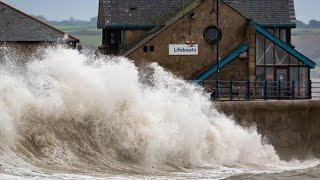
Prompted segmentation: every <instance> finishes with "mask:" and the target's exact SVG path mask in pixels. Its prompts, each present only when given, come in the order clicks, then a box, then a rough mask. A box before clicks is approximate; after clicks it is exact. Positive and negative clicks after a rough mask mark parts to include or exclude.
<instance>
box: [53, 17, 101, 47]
mask: <svg viewBox="0 0 320 180" xmlns="http://www.w3.org/2000/svg"><path fill="white" fill-rule="evenodd" d="M52 25H53V26H55V27H56V28H58V29H60V30H62V31H64V32H66V33H68V34H71V35H73V36H76V37H77V38H79V39H80V41H81V44H82V45H84V46H86V47H88V48H92V49H97V48H98V46H100V45H101V40H102V38H101V30H99V29H97V28H96V27H95V26H94V24H90V23H88V24H62V23H59V24H52Z"/></svg>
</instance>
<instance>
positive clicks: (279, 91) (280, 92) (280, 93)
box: [278, 80, 281, 99]
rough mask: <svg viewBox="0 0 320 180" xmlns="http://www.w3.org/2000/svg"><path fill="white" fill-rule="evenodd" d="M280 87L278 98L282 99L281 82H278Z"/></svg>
mask: <svg viewBox="0 0 320 180" xmlns="http://www.w3.org/2000/svg"><path fill="white" fill-rule="evenodd" d="M278 87H279V88H278V93H279V94H278V97H279V99H281V81H280V80H279V81H278Z"/></svg>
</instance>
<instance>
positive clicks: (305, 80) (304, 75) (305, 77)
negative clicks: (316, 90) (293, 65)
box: [299, 67, 308, 97]
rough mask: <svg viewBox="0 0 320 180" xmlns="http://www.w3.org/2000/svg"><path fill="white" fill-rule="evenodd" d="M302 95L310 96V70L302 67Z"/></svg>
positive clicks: (300, 70)
mask: <svg viewBox="0 0 320 180" xmlns="http://www.w3.org/2000/svg"><path fill="white" fill-rule="evenodd" d="M299 72H300V83H299V84H300V89H301V90H300V91H301V92H300V93H301V97H307V95H308V68H306V67H300V69H299Z"/></svg>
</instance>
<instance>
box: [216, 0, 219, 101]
mask: <svg viewBox="0 0 320 180" xmlns="http://www.w3.org/2000/svg"><path fill="white" fill-rule="evenodd" d="M219 1H220V0H216V8H217V10H216V11H217V12H216V21H217V29H218V33H217V40H218V42H217V49H216V50H217V54H216V55H217V57H216V58H217V83H216V86H217V87H216V90H217V91H216V93H217V98H218V99H219V98H220V53H219V51H220V47H219V38H220V34H219V10H220V8H219Z"/></svg>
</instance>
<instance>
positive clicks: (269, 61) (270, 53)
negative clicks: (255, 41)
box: [265, 40, 274, 65]
mask: <svg viewBox="0 0 320 180" xmlns="http://www.w3.org/2000/svg"><path fill="white" fill-rule="evenodd" d="M265 42H266V45H265V56H266V65H273V64H274V44H273V43H272V42H271V41H269V40H266V41H265Z"/></svg>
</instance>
